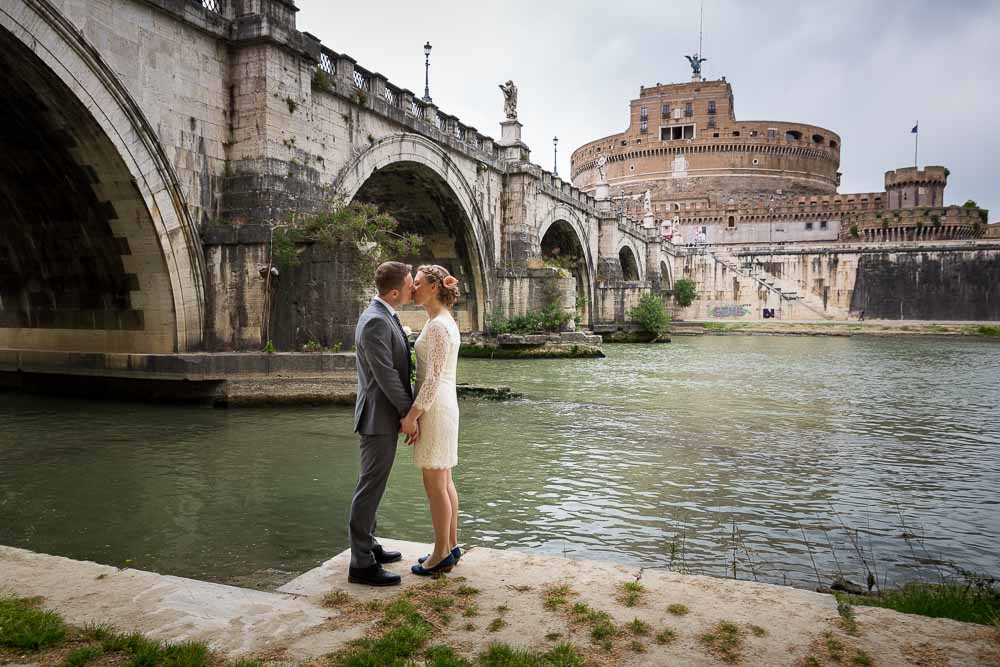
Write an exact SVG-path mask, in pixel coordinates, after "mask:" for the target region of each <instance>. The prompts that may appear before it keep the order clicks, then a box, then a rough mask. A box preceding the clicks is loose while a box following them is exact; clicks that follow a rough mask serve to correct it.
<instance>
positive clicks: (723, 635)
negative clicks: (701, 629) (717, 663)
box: [698, 621, 743, 664]
mask: <svg viewBox="0 0 1000 667" xmlns="http://www.w3.org/2000/svg"><path fill="white" fill-rule="evenodd" d="M698 639H699V641H701V643H702V645H704V646H705V648H707V649H708V650H709V652H710V653H712V654H713V655H715V656H716V657H717V658H719V659H720V660H721V661H722V662H725V663H727V664H733V663H737V662H739V661H740V659H741V658H742V657H743V632H742V631H741V630H740V628H739V626H738V625H736V624H735V623H733V622H731V621H719V622H718V623H716V624H715V625H714V626H713V627H712V629H711V630H710V631H708V632H706V633H704V634H703V635H701V637H699V638H698Z"/></svg>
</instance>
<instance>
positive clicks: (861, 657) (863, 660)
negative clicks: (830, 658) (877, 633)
mask: <svg viewBox="0 0 1000 667" xmlns="http://www.w3.org/2000/svg"><path fill="white" fill-rule="evenodd" d="M851 663H852V664H855V665H871V664H872V659H871V656H869V655H868V654H867V653H865V652H864V651H862V650H860V649H859V650H858V652H857V653H855V654H854V657H853V658H851Z"/></svg>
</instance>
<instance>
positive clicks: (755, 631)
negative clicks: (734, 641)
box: [747, 625, 767, 637]
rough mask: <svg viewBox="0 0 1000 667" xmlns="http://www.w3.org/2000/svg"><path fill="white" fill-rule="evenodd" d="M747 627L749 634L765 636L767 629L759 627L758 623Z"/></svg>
mask: <svg viewBox="0 0 1000 667" xmlns="http://www.w3.org/2000/svg"><path fill="white" fill-rule="evenodd" d="M747 627H749V628H750V634H752V635H753V636H754V637H767V630H765V629H764V628H762V627H760V626H759V625H750V626H747Z"/></svg>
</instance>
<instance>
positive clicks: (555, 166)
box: [552, 137, 559, 176]
mask: <svg viewBox="0 0 1000 667" xmlns="http://www.w3.org/2000/svg"><path fill="white" fill-rule="evenodd" d="M552 175H553V176H558V175H559V137H552Z"/></svg>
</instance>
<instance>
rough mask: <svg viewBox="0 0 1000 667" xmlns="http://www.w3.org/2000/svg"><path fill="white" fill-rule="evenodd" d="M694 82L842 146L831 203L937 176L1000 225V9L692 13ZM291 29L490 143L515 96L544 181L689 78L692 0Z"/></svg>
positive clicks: (427, 6)
mask: <svg viewBox="0 0 1000 667" xmlns="http://www.w3.org/2000/svg"><path fill="white" fill-rule="evenodd" d="M704 3H705V9H704V12H705V14H704V49H703V51H704V55H705V57H707V58H708V62H706V63H705V64H704V66H703V74H704V75H705V76H706V78H712V79H717V78H719V77H721V76H725V77H726V78H727V80H728V81H729V82H730V83H731V84H732V85H733V93H734V98H735V106H736V117H737V119H739V120H783V121H793V122H802V123H810V124H814V125H819V126H822V127H825V128H828V129H830V130H833V131H834V132H837V133H838V134H840V136H841V139H842V141H843V145H842V150H841V165H840V170H841V171H842V172H843V174H844V175H843V179H842V184H841V188H840V191H841V192H844V193H846V192H870V191H878V190H881V189H882V186H883V174H884V173H885V171H886V170H889V169H894V168H896V167H901V166H909V165H912V163H913V135H912V134H911V133H910V129H911V128H912V127H913V125H914V123H915V122H916V121H918V120H919V121H920V133H919V140H920V154H919V161H920V164H921V165H927V164H940V165H944V166H946V167H948V168H949V169H950V170H951V177H950V182H949V186H948V189H947V190H946V193H945V195H946V202H947V203H949V204H951V203H956V204H961V203H963V202H964V201H965V200H966V199H974V200H976V201H977V202H978V203H979V204H980V205H981V206H985V207H988V208H990V209H991V213H990V221H996V220H1000V2H998V1H996V0H955V1H954V2H950V3H944V2H939V1H937V0H935V1H926V0H890V1H883V0H879V2H872V1H867V0H838V1H836V2H809V1H804V2H798V1H794V0H792V1H784V0H768V1H762V2H752V3H751V2H749V1H741V2H737V1H735V0H704ZM297 5H298V6H299V8H300V9H301V11H300V12H299V14H298V28H299V29H300V30H305V31H308V32H310V33H312V34H314V35H316V36H317V37H319V38H320V39H321V40H322V41H323V43H324V44H325V45H326V46H328V47H329V48H331V49H333V50H334V51H338V52H341V53H346V54H348V55H350V56H352V57H353V58H355V59H356V60H357V61H358V63H359V64H360V65H362V66H363V67H365V68H367V69H369V70H371V71H378V72H381V73H382V74H384V75H385V76H386V77H388V79H389V81H391V82H392V83H394V84H396V85H398V86H401V87H404V88H409V89H410V90H412V91H414V92H415V93H417V94H418V95H422V94H423V89H424V63H423V50H422V47H423V44H424V42H425V41H428V40H429V41H430V42H431V44H432V46H433V50H432V53H431V77H430V79H431V96H432V97H433V99H434V102H435V103H436V104H437V105H438V106H439V108H440V109H441V110H442V111H444V112H446V113H449V114H453V115H455V116H458V117H459V118H460V119H461V120H462V121H463V122H465V123H467V124H469V125H472V126H474V127H476V128H477V129H478V130H479V131H480V132H482V133H483V134H488V135H490V136H493V137H495V138H499V136H500V128H499V123H500V121H501V120H503V98H502V95H501V93H500V91H499V90H498V88H497V84H498V83H500V82H502V81H506V80H507V79H513V80H514V82H515V83H516V84H517V86H518V97H519V104H518V115H519V119H520V120H521V122H522V123H523V124H524V135H523V138H524V140H525V142H526V143H527V144H528V145H529V146H530V147H531V149H532V153H531V157H532V160H533V161H534V162H537V163H539V164H541V165H543V166H544V167H545V168H547V169H551V168H552V159H553V156H552V137H553V136H556V135H557V136H558V137H559V157H558V166H559V173H560V175H563V176H564V177H565V176H567V175H568V174H569V154H570V153H571V152H572V150H574V149H575V148H577V147H578V146H580V145H581V144H583V143H586V142H587V141H590V140H591V139H596V138H599V137H603V136H605V135H608V134H612V133H615V132H619V131H621V130H623V129H625V126H626V123H627V115H628V102H629V100H631V99H632V98H634V97H637V96H638V93H639V86H640V85H651V84H655V83H656V82H663V83H667V82H681V81H686V80H689V79H690V67H689V66H688V63H687V61H686V60H685V59H684V57H683V56H684V54H687V53H694V52H695V51H696V50H697V48H698V3H697V2H684V3H681V2H670V1H667V2H664V1H663V0H655V1H646V0H643V1H638V2H621V3H614V2H611V3H609V2H591V1H590V0H580V1H577V2H565V3H555V2H526V1H523V0H507V1H505V2H492V1H487V2H476V3H467V2H460V1H453V0H450V1H449V0H445V1H442V2H434V1H433V0H431V1H426V0H425V1H424V2H420V1H417V2H413V1H412V0H411V1H407V2H400V1H397V0H388V1H383V2H376V3H365V4H363V3H340V2H336V3H335V2H328V1H327V0H297Z"/></svg>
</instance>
